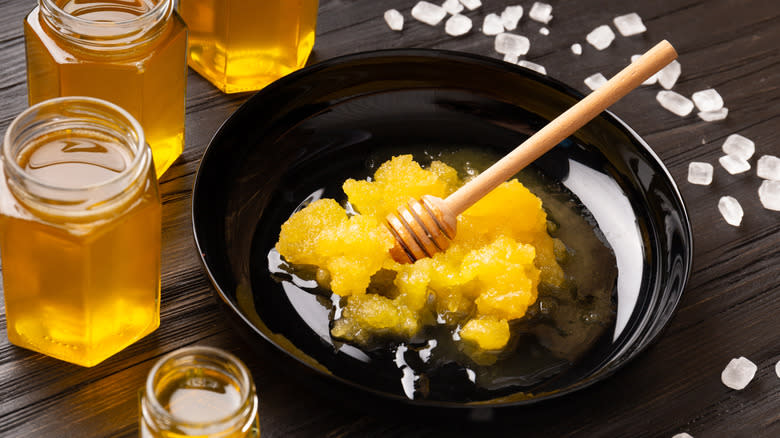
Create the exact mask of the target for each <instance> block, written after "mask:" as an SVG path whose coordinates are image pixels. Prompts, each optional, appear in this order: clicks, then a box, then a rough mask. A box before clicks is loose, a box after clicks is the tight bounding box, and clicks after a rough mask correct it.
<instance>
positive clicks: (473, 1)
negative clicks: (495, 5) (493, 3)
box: [460, 0, 482, 11]
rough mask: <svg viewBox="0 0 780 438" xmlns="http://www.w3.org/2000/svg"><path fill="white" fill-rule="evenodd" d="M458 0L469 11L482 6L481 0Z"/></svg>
mask: <svg viewBox="0 0 780 438" xmlns="http://www.w3.org/2000/svg"><path fill="white" fill-rule="evenodd" d="M460 2H461V3H462V4H463V6H465V7H466V9H468V10H469V11H473V10H474V9H477V8H478V7H480V6H482V1H481V0H460Z"/></svg>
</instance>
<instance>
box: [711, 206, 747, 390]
mask: <svg viewBox="0 0 780 438" xmlns="http://www.w3.org/2000/svg"><path fill="white" fill-rule="evenodd" d="M718 210H719V211H720V215H721V216H723V219H725V220H726V222H727V223H728V224H729V225H733V226H735V227H738V226H739V224H741V223H742V216H743V215H744V212H743V211H742V206H741V205H739V201H737V200H736V199H734V198H732V197H731V196H722V197H721V198H720V200H719V201H718ZM724 372H725V371H724ZM751 378H752V377H751ZM723 383H726V382H723ZM726 386H728V384H726ZM734 389H742V388H734Z"/></svg>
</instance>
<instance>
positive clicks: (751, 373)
mask: <svg viewBox="0 0 780 438" xmlns="http://www.w3.org/2000/svg"><path fill="white" fill-rule="evenodd" d="M756 371H758V367H757V366H756V364H754V363H753V362H751V361H750V360H748V359H746V358H744V357H739V358H737V359H731V362H729V364H728V365H726V368H725V369H724V370H723V372H722V373H720V380H721V381H722V382H723V384H724V385H726V386H728V387H729V388H731V389H743V388H744V387H746V386H747V384H748V383H750V381H751V380H753V377H755V376H756Z"/></svg>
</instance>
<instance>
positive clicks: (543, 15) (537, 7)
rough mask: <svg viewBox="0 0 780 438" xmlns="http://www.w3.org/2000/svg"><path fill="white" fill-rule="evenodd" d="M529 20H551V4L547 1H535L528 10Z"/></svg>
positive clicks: (547, 21)
mask: <svg viewBox="0 0 780 438" xmlns="http://www.w3.org/2000/svg"><path fill="white" fill-rule="evenodd" d="M528 16H529V17H530V18H531V20H534V21H538V22H540V23H544V24H547V23H549V22H550V20H552V6H550V5H548V4H547V3H542V2H535V3H534V4H533V6H531V10H530V11H529V12H528Z"/></svg>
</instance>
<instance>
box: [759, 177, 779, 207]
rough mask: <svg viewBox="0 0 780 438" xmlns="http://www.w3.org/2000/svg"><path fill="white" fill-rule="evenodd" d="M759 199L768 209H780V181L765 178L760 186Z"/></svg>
mask: <svg viewBox="0 0 780 438" xmlns="http://www.w3.org/2000/svg"><path fill="white" fill-rule="evenodd" d="M758 199H760V200H761V205H763V206H764V208H766V209H767V210H773V211H780V181H769V180H764V182H762V183H761V186H759V187H758Z"/></svg>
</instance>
